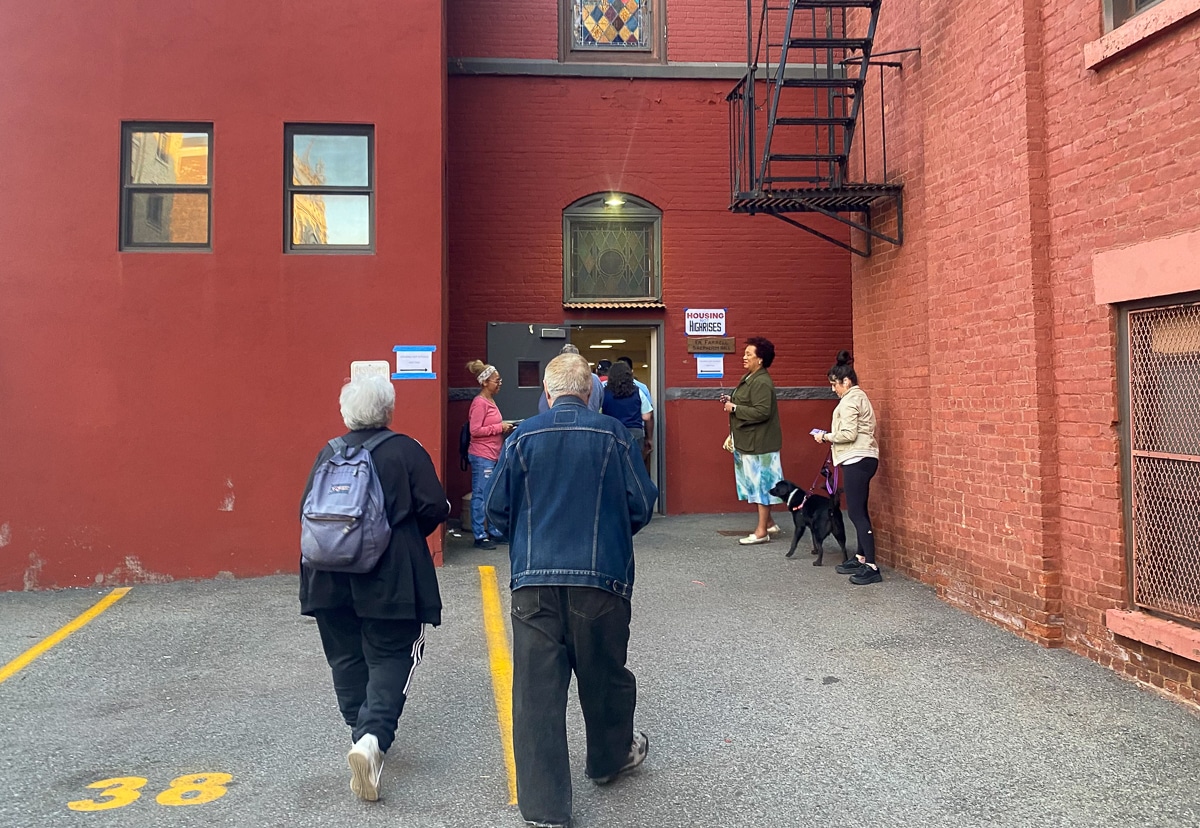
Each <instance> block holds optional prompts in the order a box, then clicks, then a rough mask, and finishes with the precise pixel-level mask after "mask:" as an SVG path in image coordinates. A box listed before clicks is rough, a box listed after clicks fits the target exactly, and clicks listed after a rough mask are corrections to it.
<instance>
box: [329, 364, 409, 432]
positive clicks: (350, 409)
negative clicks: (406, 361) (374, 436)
mask: <svg viewBox="0 0 1200 828" xmlns="http://www.w3.org/2000/svg"><path fill="white" fill-rule="evenodd" d="M339 401H340V402H341V405H342V421H343V422H344V423H345V424H346V428H348V429H350V430H351V431H362V430H363V429H367V428H383V427H385V426H387V425H388V424H389V423H391V421H392V414H393V412H395V410H396V387H395V386H394V385H392V381H391V380H389V379H387V378H385V377H381V376H379V375H378V374H376V375H374V376H370V377H360V378H359V379H356V380H352V381H351V382H348V383H346V384H345V385H343V386H342V395H341V397H340V400H339Z"/></svg>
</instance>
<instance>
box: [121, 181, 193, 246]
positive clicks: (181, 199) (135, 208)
mask: <svg viewBox="0 0 1200 828" xmlns="http://www.w3.org/2000/svg"><path fill="white" fill-rule="evenodd" d="M128 218H129V241H130V242H131V243H133V244H149V245H158V244H205V243H206V242H207V241H208V193H170V194H167V193H163V194H158V193H144V192H138V193H131V194H130V205H129V217H128Z"/></svg>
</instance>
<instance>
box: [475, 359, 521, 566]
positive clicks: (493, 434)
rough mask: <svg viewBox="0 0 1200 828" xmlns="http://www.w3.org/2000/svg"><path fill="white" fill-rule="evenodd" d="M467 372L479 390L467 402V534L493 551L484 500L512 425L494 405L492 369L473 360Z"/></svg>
mask: <svg viewBox="0 0 1200 828" xmlns="http://www.w3.org/2000/svg"><path fill="white" fill-rule="evenodd" d="M467 370H468V371H470V372H471V373H472V374H474V375H475V379H476V381H477V382H478V383H479V388H480V391H479V396H478V397H476V398H475V399H473V400H471V411H470V414H469V415H468V420H469V421H470V425H471V446H470V448H468V449H467V458H468V459H469V460H470V461H471V531H472V532H474V534H475V545H476V546H478V547H479V548H480V549H495V548H496V544H495V543H494V542H493V541H492V539H491V538H490V537H488V532H487V529H486V528H485V527H484V515H485V514H486V513H487V510H486V508H485V506H486V504H485V502H484V501H485V499H486V495H487V487H488V483H489V482H490V481H491V479H492V470H493V469H495V468H496V461H497V460H499V459H500V447H501V446H503V445H504V435H506V434H508V432H510V431H512V429H513V424H512V423H510V422H506V421H505V419H504V418H503V417H501V416H500V408H499V407H498V406H497V405H496V401H495V396H496V392H497V391H499V390H500V385H501V382H502V380H501V379H500V372H499V371H497V370H496V366H495V365H488V364H486V363H484V362H483V361H482V360H478V359H475V360H472V361H470V362H468V363H467Z"/></svg>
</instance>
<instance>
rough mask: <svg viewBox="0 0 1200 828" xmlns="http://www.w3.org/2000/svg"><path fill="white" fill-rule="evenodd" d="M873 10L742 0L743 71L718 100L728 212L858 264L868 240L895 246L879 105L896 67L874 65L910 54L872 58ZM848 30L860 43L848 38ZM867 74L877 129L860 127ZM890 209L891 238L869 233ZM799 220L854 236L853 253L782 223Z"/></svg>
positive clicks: (897, 189) (800, 0)
mask: <svg viewBox="0 0 1200 828" xmlns="http://www.w3.org/2000/svg"><path fill="white" fill-rule="evenodd" d="M759 4H761V5H759ZM879 6H880V0H775V5H772V4H771V0H747V3H746V64H747V70H746V74H745V75H744V76H743V77H742V78H741V80H739V81H738V83H737V85H735V86H734V88H733V90H732V91H731V92H730V93H729V95H728V96H727V97H726V100H727V101H728V102H729V105H730V118H729V124H730V136H729V137H730V144H729V146H730V163H729V171H730V193H731V202H730V210H732V211H733V212H738V213H747V214H750V215H755V214H759V213H762V214H766V215H771V216H774V217H775V218H778V219H780V220H781V221H784V222H786V223H788V224H791V225H794V226H796V227H799V228H800V229H803V230H805V231H807V232H809V233H812V234H813V235H816V236H818V237H820V238H822V239H825V240H826V241H829V242H831V243H833V244H836V245H838V246H839V247H842V248H844V249H846V250H850V251H851V252H853V253H856V254H858V255H860V256H869V255H871V244H872V240H874V239H879V240H882V241H887V242H890V243H892V244H895V245H899V244H902V243H903V240H904V223H903V214H902V213H903V211H902V208H903V185H902V184H901V183H899V182H898V181H891V180H889V178H888V170H887V132H886V123H885V114H886V104H885V101H884V90H885V87H884V71H885V69H899V68H900V66H901V64H900V63H899V62H898V61H895V60H890V61H883V60H879V59H878V58H881V57H885V56H893V55H900V54H904V53H907V52H913V51H917V50H915V49H904V50H899V51H893V52H886V53H880V54H872V46H873V43H874V38H875V32H876V26H877V23H878V18H879ZM852 13H857V14H858V15H859V16H860V17H865V20H863V19H852V18H851V14H852ZM856 29H860V30H862V32H863V34H862V35H861V36H856V35H853V34H852V31H853V30H856ZM872 67H877V68H878V69H879V88H878V92H879V122H878V124H877V125H876V124H873V123H868V117H867V109H866V107H865V106H864V99H865V97H866V91H867V86H868V79H869V74H870V70H871V68H872ZM872 91H873V90H872ZM808 92H811V98H810V97H809V96H808V95H807V94H806V93H808ZM872 131H875V132H876V133H877V135H878V140H879V147H880V152H879V158H880V160H881V162H882V170H881V171H879V172H877V173H876V171H873V170H872V169H871V166H870V165H871V164H872V163H873V157H872V156H871V155H870V153H869V152H868V147H867V144H868V141H867V139H868V136H869V135H870V134H871V132H872ZM856 139H857V140H858V142H859V147H860V149H861V161H858V162H857V163H855V161H856V159H855V158H854V157H853V156H852V150H853V149H854V142H855V140H856ZM875 163H876V165H878V162H875ZM872 177H875V179H876V180H875V181H872ZM892 207H894V208H895V210H896V230H895V235H894V236H891V235H888V234H886V233H883V232H881V231H880V230H879V229H878V228H876V227H875V226H874V224H873V217H874V216H875V215H877V214H878V213H880V212H882V211H885V210H890V209H891V208H892ZM801 213H813V214H817V215H822V216H825V217H827V218H831V219H834V220H836V221H838V222H841V223H842V224H844V225H846V226H848V227H849V228H851V229H852V230H857V231H859V232H861V233H862V234H863V237H864V244H863V246H862V247H856V246H855V245H854V244H853V243H852V242H853V237H852V235H851V236H849V238H850V239H851V241H850V242H847V241H846V240H845V239H843V238H836V237H834V236H831V235H829V234H828V233H826V232H823V231H822V230H819V229H817V228H816V227H813V226H811V225H810V224H805V223H802V222H799V221H797V220H795V219H794V218H791V214H801ZM826 227H828V225H826Z"/></svg>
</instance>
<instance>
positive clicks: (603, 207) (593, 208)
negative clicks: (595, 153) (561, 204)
mask: <svg viewBox="0 0 1200 828" xmlns="http://www.w3.org/2000/svg"><path fill="white" fill-rule="evenodd" d="M661 250H662V212H661V211H660V210H659V209H658V208H657V207H655V206H654V205H652V204H650V203H649V202H647V201H643V200H642V199H640V198H637V197H636V196H632V195H627V194H624V193H600V194H597V195H593V196H588V197H586V198H582V199H580V200H579V201H576V202H575V203H574V204H572V205H570V206H569V207H567V208H566V209H565V210H563V302H564V303H570V302H647V303H650V302H657V301H659V300H660V299H661V297H662V255H661Z"/></svg>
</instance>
